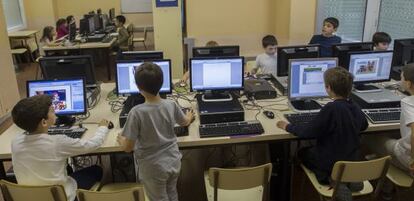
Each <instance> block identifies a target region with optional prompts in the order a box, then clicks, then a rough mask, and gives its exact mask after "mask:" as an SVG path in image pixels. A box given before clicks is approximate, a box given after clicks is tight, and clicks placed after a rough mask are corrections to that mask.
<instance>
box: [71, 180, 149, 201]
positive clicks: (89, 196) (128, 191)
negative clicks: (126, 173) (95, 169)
mask: <svg viewBox="0 0 414 201" xmlns="http://www.w3.org/2000/svg"><path fill="white" fill-rule="evenodd" d="M77 196H78V200H79V201H112V200H122V201H145V200H146V199H148V198H146V196H145V193H144V187H143V186H142V185H140V184H137V183H113V184H107V185H104V186H103V187H102V188H101V189H100V191H91V190H89V191H88V190H81V189H79V190H77Z"/></svg>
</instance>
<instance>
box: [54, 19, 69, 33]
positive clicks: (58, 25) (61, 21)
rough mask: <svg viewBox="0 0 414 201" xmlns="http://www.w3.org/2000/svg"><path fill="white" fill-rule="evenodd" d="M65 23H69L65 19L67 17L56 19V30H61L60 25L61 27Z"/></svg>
mask: <svg viewBox="0 0 414 201" xmlns="http://www.w3.org/2000/svg"><path fill="white" fill-rule="evenodd" d="M65 23H67V21H66V19H65V18H60V19H58V20H57V21H56V31H57V30H59V27H60V26H61V25H62V24H65Z"/></svg>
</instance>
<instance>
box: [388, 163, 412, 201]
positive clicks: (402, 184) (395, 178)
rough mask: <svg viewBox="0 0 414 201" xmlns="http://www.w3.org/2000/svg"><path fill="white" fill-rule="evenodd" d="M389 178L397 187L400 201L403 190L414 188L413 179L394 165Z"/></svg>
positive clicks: (391, 167) (389, 170) (391, 166)
mask: <svg viewBox="0 0 414 201" xmlns="http://www.w3.org/2000/svg"><path fill="white" fill-rule="evenodd" d="M387 178H388V179H389V180H390V181H391V182H392V183H393V184H394V185H395V186H396V192H397V198H398V200H400V194H401V192H400V191H401V189H402V188H411V187H412V186H413V178H412V177H411V176H410V175H408V174H407V173H406V172H404V171H403V170H401V169H399V168H397V167H395V166H394V165H392V164H391V165H390V167H389V168H388V172H387Z"/></svg>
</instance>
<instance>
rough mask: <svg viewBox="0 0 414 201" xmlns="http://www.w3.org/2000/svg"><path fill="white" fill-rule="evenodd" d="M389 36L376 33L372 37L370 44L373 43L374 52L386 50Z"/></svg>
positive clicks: (389, 41)
mask: <svg viewBox="0 0 414 201" xmlns="http://www.w3.org/2000/svg"><path fill="white" fill-rule="evenodd" d="M391 41H392V40H391V36H390V35H388V34H387V33H385V32H376V33H375V34H374V35H373V36H372V42H373V43H374V50H375V51H385V50H388V48H389V47H390V43H391Z"/></svg>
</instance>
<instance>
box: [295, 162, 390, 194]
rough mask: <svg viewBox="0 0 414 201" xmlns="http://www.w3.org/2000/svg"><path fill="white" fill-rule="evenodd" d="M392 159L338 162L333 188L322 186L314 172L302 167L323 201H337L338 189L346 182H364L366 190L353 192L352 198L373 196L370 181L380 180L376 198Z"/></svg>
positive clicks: (334, 169) (334, 172) (333, 172)
mask: <svg viewBox="0 0 414 201" xmlns="http://www.w3.org/2000/svg"><path fill="white" fill-rule="evenodd" d="M390 159H391V157H390V156H386V157H383V158H379V159H376V160H371V161H360V162H350V161H338V162H336V163H335V165H334V167H333V170H332V174H331V178H332V180H333V181H335V185H334V186H333V188H332V187H331V186H326V185H322V184H320V183H319V182H318V180H317V178H316V176H315V174H314V173H313V172H312V171H310V170H309V169H308V168H306V167H305V166H304V165H303V164H301V167H302V169H303V170H304V172H305V174H306V175H307V176H308V178H309V180H310V181H311V183H312V185H313V186H314V188H315V189H316V191H317V192H318V193H319V195H320V199H321V200H324V199H325V198H332V201H335V200H336V195H337V193H338V191H337V190H338V187H339V185H340V184H341V183H344V182H363V184H364V188H363V189H362V190H361V191H358V192H352V197H357V196H364V195H368V194H371V193H372V192H373V191H374V190H373V187H372V185H371V184H370V183H369V180H378V184H377V187H376V189H375V194H374V198H376V197H377V196H378V194H379V192H380V190H381V187H382V185H383V182H384V179H385V175H386V173H387V170H388V166H389V162H390Z"/></svg>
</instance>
